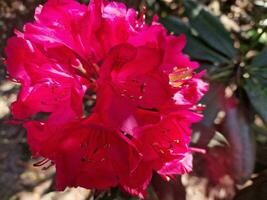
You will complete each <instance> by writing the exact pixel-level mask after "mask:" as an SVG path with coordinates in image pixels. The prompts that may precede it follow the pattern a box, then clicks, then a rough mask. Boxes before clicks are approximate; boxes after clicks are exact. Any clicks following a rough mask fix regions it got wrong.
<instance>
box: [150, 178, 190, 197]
mask: <svg viewBox="0 0 267 200" xmlns="http://www.w3.org/2000/svg"><path fill="white" fill-rule="evenodd" d="M152 186H153V188H154V190H155V191H156V193H157V196H158V199H159V200H184V199H185V196H186V193H185V188H184V186H183V184H182V182H181V177H177V178H175V179H172V180H170V181H164V180H163V179H162V178H161V177H160V176H159V175H157V174H155V175H154V176H153V179H152Z"/></svg>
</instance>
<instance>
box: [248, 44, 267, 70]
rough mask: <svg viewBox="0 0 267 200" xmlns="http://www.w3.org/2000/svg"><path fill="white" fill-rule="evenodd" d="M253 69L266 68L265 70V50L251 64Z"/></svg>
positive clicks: (266, 53)
mask: <svg viewBox="0 0 267 200" xmlns="http://www.w3.org/2000/svg"><path fill="white" fill-rule="evenodd" d="M251 65H252V66H254V67H266V68H267V48H265V49H264V50H263V51H262V52H260V53H259V54H258V55H257V56H256V57H255V58H254V59H253V61H252V63H251Z"/></svg>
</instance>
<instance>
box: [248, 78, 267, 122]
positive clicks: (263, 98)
mask: <svg viewBox="0 0 267 200" xmlns="http://www.w3.org/2000/svg"><path fill="white" fill-rule="evenodd" d="M244 88H245V90H246V92H247V95H248V97H249V99H250V102H251V104H252V105H253V107H254V109H255V110H256V112H257V113H258V114H259V115H260V116H261V117H262V118H263V120H264V121H265V122H267V103H266V102H267V88H266V85H262V84H261V83H260V82H259V81H257V79H255V80H252V79H250V80H247V81H246V83H245V85H244Z"/></svg>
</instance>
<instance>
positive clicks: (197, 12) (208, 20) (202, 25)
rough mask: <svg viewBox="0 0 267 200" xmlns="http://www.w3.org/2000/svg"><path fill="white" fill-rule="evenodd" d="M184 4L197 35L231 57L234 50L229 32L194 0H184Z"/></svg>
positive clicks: (234, 53) (233, 54)
mask: <svg viewBox="0 0 267 200" xmlns="http://www.w3.org/2000/svg"><path fill="white" fill-rule="evenodd" d="M184 5H185V12H186V15H187V16H188V18H189V21H190V24H191V25H192V27H193V28H194V29H195V30H196V31H197V34H198V35H199V37H200V38H201V39H202V40H203V41H205V42H206V43H207V44H208V45H210V46H211V47H212V48H214V49H216V50H217V51H218V52H221V53H222V54H224V55H225V56H227V57H228V58H233V57H234V56H235V55H236V50H235V48H234V46H233V42H232V40H231V38H230V33H229V32H227V31H226V29H225V28H224V26H223V25H222V24H221V22H220V21H219V20H218V19H217V18H216V17H215V16H213V15H212V14H211V13H210V12H208V11H207V10H206V9H204V7H202V6H200V5H199V3H196V2H195V1H192V0H184Z"/></svg>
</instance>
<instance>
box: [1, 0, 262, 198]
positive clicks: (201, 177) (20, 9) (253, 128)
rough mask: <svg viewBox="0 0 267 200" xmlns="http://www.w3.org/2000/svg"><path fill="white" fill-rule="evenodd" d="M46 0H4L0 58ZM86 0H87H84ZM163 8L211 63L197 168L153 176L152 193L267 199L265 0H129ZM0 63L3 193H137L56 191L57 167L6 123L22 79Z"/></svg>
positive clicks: (194, 52) (195, 53)
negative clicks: (44, 162) (40, 163)
mask: <svg viewBox="0 0 267 200" xmlns="http://www.w3.org/2000/svg"><path fill="white" fill-rule="evenodd" d="M44 2H45V1H44V0H0V54H1V55H0V57H2V58H3V57H4V54H3V48H4V46H5V44H6V39H7V38H8V37H10V36H12V35H13V31H14V29H15V28H16V29H18V30H22V27H23V24H24V23H25V22H28V21H32V20H33V14H34V9H35V7H36V6H37V5H38V4H40V3H44ZM80 2H82V3H88V0H80ZM123 2H125V3H126V4H127V5H128V6H129V7H134V8H136V9H138V10H141V9H142V8H143V7H144V6H145V7H146V8H147V9H146V10H147V21H148V23H149V22H150V21H151V19H152V17H153V15H154V14H157V15H158V16H159V18H160V21H161V22H162V23H163V24H164V25H165V27H166V28H167V29H168V31H169V32H170V33H171V34H177V35H178V34H182V33H183V34H186V36H187V41H188V43H187V46H186V48H185V52H186V53H187V54H188V55H190V57H191V58H192V59H194V60H197V61H199V62H200V64H201V69H202V70H203V69H204V70H206V71H207V74H206V76H205V79H206V80H207V81H208V82H209V83H210V90H209V92H208V94H207V95H206V96H205V98H204V99H203V100H202V103H203V104H206V109H205V111H204V114H205V118H204V119H203V120H202V121H201V122H200V123H199V124H196V125H194V127H193V129H194V133H193V137H192V144H191V145H192V146H194V147H200V148H203V149H205V150H206V151H207V153H206V154H195V155H194V171H193V172H192V173H191V174H189V175H183V176H181V177H177V179H176V180H172V181H170V182H164V181H162V180H161V179H160V178H159V177H158V176H156V175H155V176H154V177H153V181H152V184H151V186H150V187H149V189H148V193H149V195H148V197H147V199H148V200H185V199H186V200H231V199H234V200H252V199H253V200H254V199H256V198H257V200H267V189H266V188H267V125H266V123H267V87H266V86H267V48H266V46H267V1H266V0H221V1H219V0H198V1H193V0H124V1H123ZM2 61H3V59H2V60H1V62H0V200H94V199H95V200H126V199H131V200H134V199H136V198H131V197H128V196H126V195H125V194H122V193H121V192H120V191H119V190H117V189H111V190H109V191H103V192H100V191H94V192H92V191H88V190H85V189H82V188H77V189H71V188H70V189H67V190H66V191H65V192H55V191H54V187H53V184H54V182H53V176H54V169H53V168H50V169H48V170H42V169H40V168H36V167H33V163H34V162H35V161H34V160H33V159H31V157H30V152H29V149H28V146H27V143H26V139H25V131H24V129H23V128H22V127H21V126H18V125H10V124H6V123H5V120H7V119H10V113H9V106H10V104H11V103H12V102H13V101H15V100H16V94H17V92H18V89H19V85H16V84H14V83H11V82H9V81H7V80H6V76H7V74H6V71H5V68H4V65H3V62H2Z"/></svg>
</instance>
